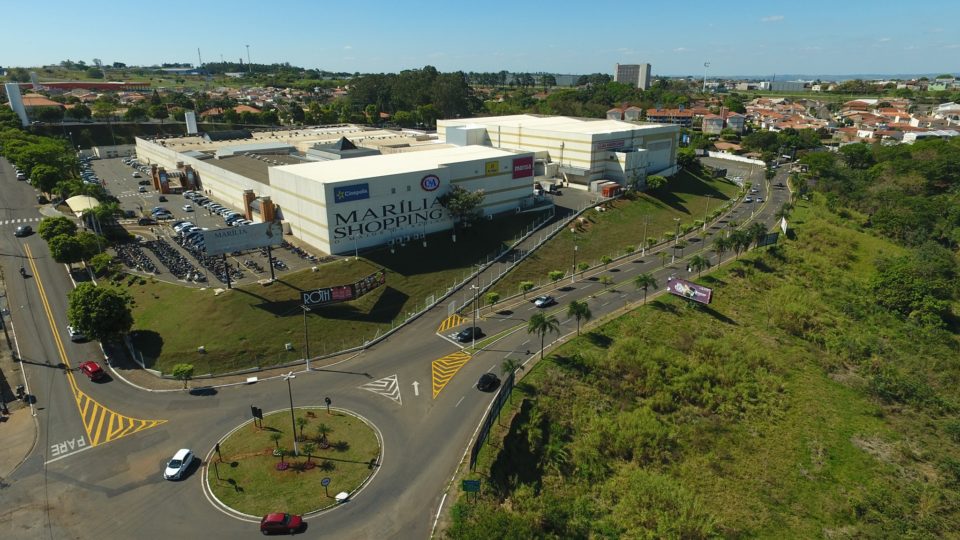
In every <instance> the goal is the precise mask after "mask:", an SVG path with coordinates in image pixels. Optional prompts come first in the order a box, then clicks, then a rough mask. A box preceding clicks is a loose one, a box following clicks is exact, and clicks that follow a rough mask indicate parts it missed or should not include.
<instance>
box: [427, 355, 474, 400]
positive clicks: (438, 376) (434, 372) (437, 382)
mask: <svg viewBox="0 0 960 540" xmlns="http://www.w3.org/2000/svg"><path fill="white" fill-rule="evenodd" d="M470 358H471V356H470V355H469V354H468V353H465V352H463V351H461V352H455V353H452V354H448V355H447V356H444V357H443V358H438V359H436V360H434V361H433V362H431V364H430V366H431V381H432V383H433V398H434V399H436V398H437V396H438V395H440V391H442V390H443V389H444V388H445V387H446V386H447V383H449V382H450V380H451V379H453V377H454V375H456V374H457V372H458V371H460V368H462V367H463V366H464V364H466V363H467V361H469V360H470Z"/></svg>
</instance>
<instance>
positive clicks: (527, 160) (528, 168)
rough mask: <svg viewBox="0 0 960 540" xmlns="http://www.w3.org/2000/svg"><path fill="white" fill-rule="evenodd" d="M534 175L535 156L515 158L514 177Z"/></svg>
mask: <svg viewBox="0 0 960 540" xmlns="http://www.w3.org/2000/svg"><path fill="white" fill-rule="evenodd" d="M531 176H533V156H527V157H522V158H516V159H514V160H513V179H514V180H516V179H517V178H528V177H531Z"/></svg>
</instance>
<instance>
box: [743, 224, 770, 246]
mask: <svg viewBox="0 0 960 540" xmlns="http://www.w3.org/2000/svg"><path fill="white" fill-rule="evenodd" d="M747 237H748V238H750V239H751V240H753V244H754V245H755V246H758V247H759V246H760V242H763V239H764V238H766V237H767V228H766V227H765V226H764V225H763V223H760V222H759V221H754V222H753V223H751V224H750V226H749V227H747Z"/></svg>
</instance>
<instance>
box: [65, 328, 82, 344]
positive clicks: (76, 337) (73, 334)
mask: <svg viewBox="0 0 960 540" xmlns="http://www.w3.org/2000/svg"><path fill="white" fill-rule="evenodd" d="M67 334H69V335H70V341H86V339H87V336H85V335H83V334H81V333H80V332H77V330H76V329H75V328H74V327H72V326H68V327H67Z"/></svg>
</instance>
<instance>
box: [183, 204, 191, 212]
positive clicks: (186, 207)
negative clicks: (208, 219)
mask: <svg viewBox="0 0 960 540" xmlns="http://www.w3.org/2000/svg"><path fill="white" fill-rule="evenodd" d="M183 211H184V212H193V206H191V205H189V204H185V205H183Z"/></svg>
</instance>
